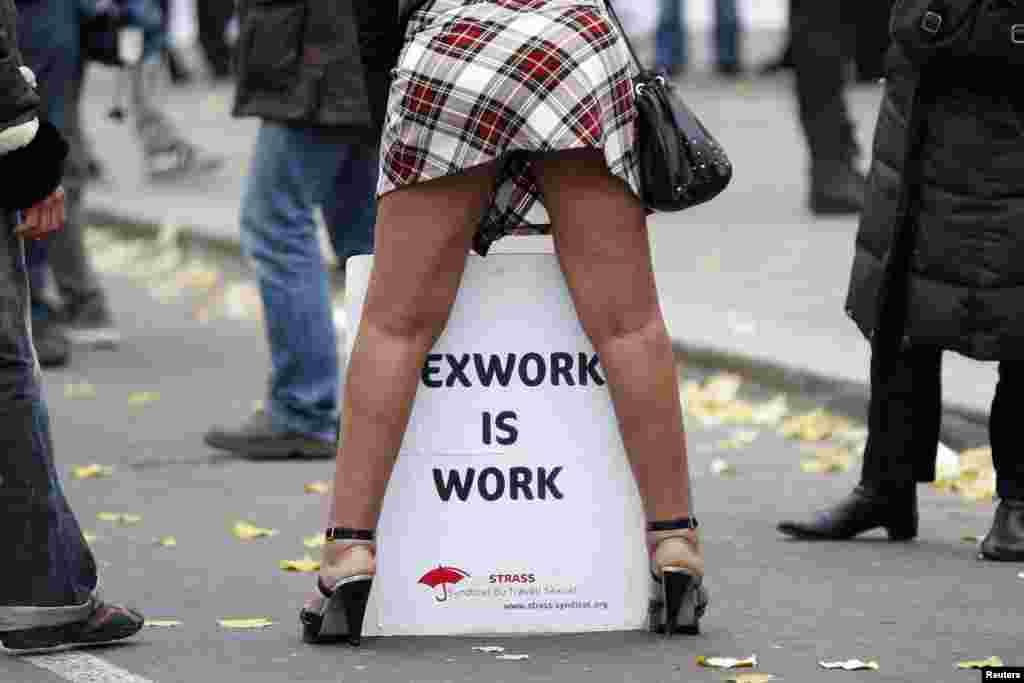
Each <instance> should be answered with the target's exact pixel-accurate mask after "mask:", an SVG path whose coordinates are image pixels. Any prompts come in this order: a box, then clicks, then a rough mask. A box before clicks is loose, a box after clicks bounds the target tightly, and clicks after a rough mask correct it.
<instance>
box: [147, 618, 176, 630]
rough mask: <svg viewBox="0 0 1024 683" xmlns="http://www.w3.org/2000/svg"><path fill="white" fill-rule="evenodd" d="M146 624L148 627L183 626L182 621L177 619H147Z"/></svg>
mask: <svg viewBox="0 0 1024 683" xmlns="http://www.w3.org/2000/svg"><path fill="white" fill-rule="evenodd" d="M146 626H147V627H148V628H174V627H175V626H181V622H180V621H178V620H177V619H146Z"/></svg>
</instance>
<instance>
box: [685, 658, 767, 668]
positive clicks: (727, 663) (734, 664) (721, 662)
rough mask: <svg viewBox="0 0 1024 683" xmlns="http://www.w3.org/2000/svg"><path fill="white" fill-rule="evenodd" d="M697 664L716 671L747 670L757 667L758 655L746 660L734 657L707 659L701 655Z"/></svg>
mask: <svg viewBox="0 0 1024 683" xmlns="http://www.w3.org/2000/svg"><path fill="white" fill-rule="evenodd" d="M697 663H698V664H700V665H701V666H708V667H712V668H715V669H745V668H750V667H755V666H757V655H750V656H749V657H747V658H746V659H736V658H733V657H705V656H704V655H699V656H698V657H697Z"/></svg>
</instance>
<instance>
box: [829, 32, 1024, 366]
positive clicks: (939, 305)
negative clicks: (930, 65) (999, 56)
mask: <svg viewBox="0 0 1024 683" xmlns="http://www.w3.org/2000/svg"><path fill="white" fill-rule="evenodd" d="M959 66H960V68H958V69H956V70H955V71H951V72H949V73H948V74H947V76H946V77H944V79H943V80H944V83H945V84H944V86H943V88H942V91H941V92H940V93H939V94H938V95H937V97H936V102H935V103H934V106H932V107H930V108H929V110H928V114H927V119H926V121H927V124H926V125H927V134H926V138H925V146H924V153H923V155H922V157H923V167H922V168H923V171H922V172H923V179H924V182H923V188H922V193H921V196H922V201H921V203H920V208H919V210H918V211H917V212H916V220H917V221H918V226H919V234H918V239H917V243H916V245H915V249H914V252H913V257H912V263H911V273H910V282H909V292H910V294H909V313H908V317H907V324H906V338H905V339H904V343H905V344H912V345H927V346H936V347H940V348H943V349H949V350H953V351H958V352H960V353H962V354H964V355H966V356H969V357H971V358H975V359H979V360H1024V96H1022V95H1021V94H1020V93H1019V92H1018V90H1019V88H1018V87H1017V85H1015V81H1012V80H1004V81H1002V82H1003V83H1005V86H1006V87H1005V88H1001V89H1000V91H999V92H995V91H994V89H992V90H990V91H989V92H980V91H979V89H978V87H977V86H976V83H977V82H978V76H979V74H984V73H987V72H986V71H984V70H979V69H980V67H978V66H977V65H971V64H962V65H959ZM957 74H962V76H958V75H957ZM912 76H913V73H912V71H911V68H910V66H909V64H908V63H907V62H906V61H905V60H903V59H902V58H901V56H900V55H899V54H898V52H896V51H893V52H892V53H891V54H890V59H889V69H888V79H887V84H886V88H885V97H884V99H883V102H882V106H881V111H880V113H879V117H878V124H877V127H876V130H875V141H874V150H873V159H872V163H871V172H870V178H869V184H868V191H867V198H866V206H865V210H864V213H863V214H862V216H861V222H860V229H859V231H858V234H857V240H856V252H855V255H854V260H853V269H852V273H851V276H850V286H849V292H848V295H847V312H848V313H849V315H850V316H851V317H852V318H853V320H854V321H855V322H856V323H857V325H858V326H859V327H860V329H861V331H862V332H864V334H865V335H867V336H869V337H870V336H871V334H872V331H873V328H874V325H875V309H876V297H877V291H878V284H879V281H880V277H881V274H882V259H883V257H884V255H885V253H886V251H887V249H888V247H889V242H890V239H891V237H892V234H893V228H894V226H895V225H896V223H897V221H898V215H897V213H898V212H897V204H898V201H899V196H900V187H901V181H902V166H903V154H904V141H905V139H906V127H907V124H906V116H907V110H908V108H909V98H910V96H911V83H912V81H911V78H912ZM954 79H959V80H954ZM972 79H974V81H975V82H972ZM981 81H984V82H994V81H995V79H981Z"/></svg>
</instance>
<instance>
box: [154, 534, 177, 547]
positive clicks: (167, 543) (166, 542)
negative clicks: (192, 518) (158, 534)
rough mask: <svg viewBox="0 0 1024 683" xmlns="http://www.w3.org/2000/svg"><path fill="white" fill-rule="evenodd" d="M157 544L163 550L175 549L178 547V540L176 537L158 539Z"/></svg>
mask: <svg viewBox="0 0 1024 683" xmlns="http://www.w3.org/2000/svg"><path fill="white" fill-rule="evenodd" d="M156 544H157V545H158V546H160V547H162V548H174V547H177V545H178V539H176V538H175V537H174V536H163V537H162V538H158V539H156Z"/></svg>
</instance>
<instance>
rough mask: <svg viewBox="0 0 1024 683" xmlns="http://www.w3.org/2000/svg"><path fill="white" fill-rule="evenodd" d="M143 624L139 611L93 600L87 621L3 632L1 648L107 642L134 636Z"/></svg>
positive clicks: (37, 649)
mask: <svg viewBox="0 0 1024 683" xmlns="http://www.w3.org/2000/svg"><path fill="white" fill-rule="evenodd" d="M144 624H145V618H144V617H143V616H142V615H141V614H139V613H138V612H137V611H135V610H133V609H131V608H128V607H123V606H121V605H111V604H108V603H105V602H102V601H100V600H98V599H94V600H93V605H92V613H91V614H90V615H89V616H88V618H87V619H85V620H84V621H77V622H73V623H70V624H65V625H63V626H42V627H37V628H30V629H25V630H22V631H8V632H6V633H0V647H2V649H3V650H4V651H5V652H7V653H8V654H16V655H21V654H37V653H42V652H55V651H59V650H66V649H70V648H75V647H84V646H89V645H106V644H109V643H114V642H117V641H119V640H124V639H125V638H129V637H131V636H133V635H135V634H136V633H138V632H139V630H140V629H142V627H143V625H144Z"/></svg>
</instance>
